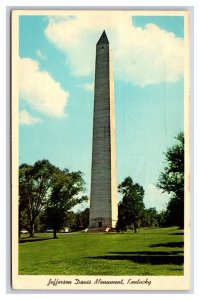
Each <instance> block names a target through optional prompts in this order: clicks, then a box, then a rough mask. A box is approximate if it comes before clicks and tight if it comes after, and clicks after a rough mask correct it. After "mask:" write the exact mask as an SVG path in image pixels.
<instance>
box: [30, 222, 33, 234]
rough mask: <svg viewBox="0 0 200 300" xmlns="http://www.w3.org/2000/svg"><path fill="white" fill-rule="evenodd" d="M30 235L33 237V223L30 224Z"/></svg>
mask: <svg viewBox="0 0 200 300" xmlns="http://www.w3.org/2000/svg"><path fill="white" fill-rule="evenodd" d="M30 237H34V223H31V224H30Z"/></svg>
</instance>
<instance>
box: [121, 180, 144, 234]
mask: <svg viewBox="0 0 200 300" xmlns="http://www.w3.org/2000/svg"><path fill="white" fill-rule="evenodd" d="M118 191H119V192H120V193H122V195H123V198H122V202H121V203H120V204H119V215H118V222H117V229H118V230H125V229H126V228H127V226H129V225H131V224H133V226H134V230H135V233H136V232H137V228H138V226H139V221H140V220H141V219H142V215H143V212H144V207H145V206H144V202H143V198H144V189H143V187H142V186H141V185H139V184H138V183H133V180H132V178H131V177H126V178H125V179H124V181H123V182H122V183H121V184H120V185H119V186H118Z"/></svg>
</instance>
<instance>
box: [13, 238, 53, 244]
mask: <svg viewBox="0 0 200 300" xmlns="http://www.w3.org/2000/svg"><path fill="white" fill-rule="evenodd" d="M52 239H53V238H52V237H49V238H30V240H29V238H24V239H20V240H19V243H20V244H21V243H32V242H42V241H45V240H52Z"/></svg>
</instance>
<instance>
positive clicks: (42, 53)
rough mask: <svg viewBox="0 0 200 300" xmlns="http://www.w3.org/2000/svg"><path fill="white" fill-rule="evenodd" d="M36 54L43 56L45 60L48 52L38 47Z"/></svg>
mask: <svg viewBox="0 0 200 300" xmlns="http://www.w3.org/2000/svg"><path fill="white" fill-rule="evenodd" d="M36 54H37V56H38V57H39V58H41V59H43V60H47V56H46V54H45V53H44V51H42V50H41V49H37V51H36Z"/></svg>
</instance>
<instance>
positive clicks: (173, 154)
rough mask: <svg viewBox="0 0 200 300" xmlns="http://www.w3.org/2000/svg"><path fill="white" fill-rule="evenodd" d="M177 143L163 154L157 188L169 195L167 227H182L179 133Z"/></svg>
mask: <svg viewBox="0 0 200 300" xmlns="http://www.w3.org/2000/svg"><path fill="white" fill-rule="evenodd" d="M175 139H176V140H177V143H176V144H175V145H174V146H172V147H171V148H168V150H167V152H166V153H165V167H164V171H163V172H161V174H160V176H159V179H158V183H157V187H158V188H160V189H162V191H163V192H167V193H169V194H170V195H171V199H170V201H169V203H168V206H167V210H166V222H167V223H168V225H177V226H180V227H183V226H184V134H183V132H181V133H179V134H178V135H177V136H176V137H175Z"/></svg>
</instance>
